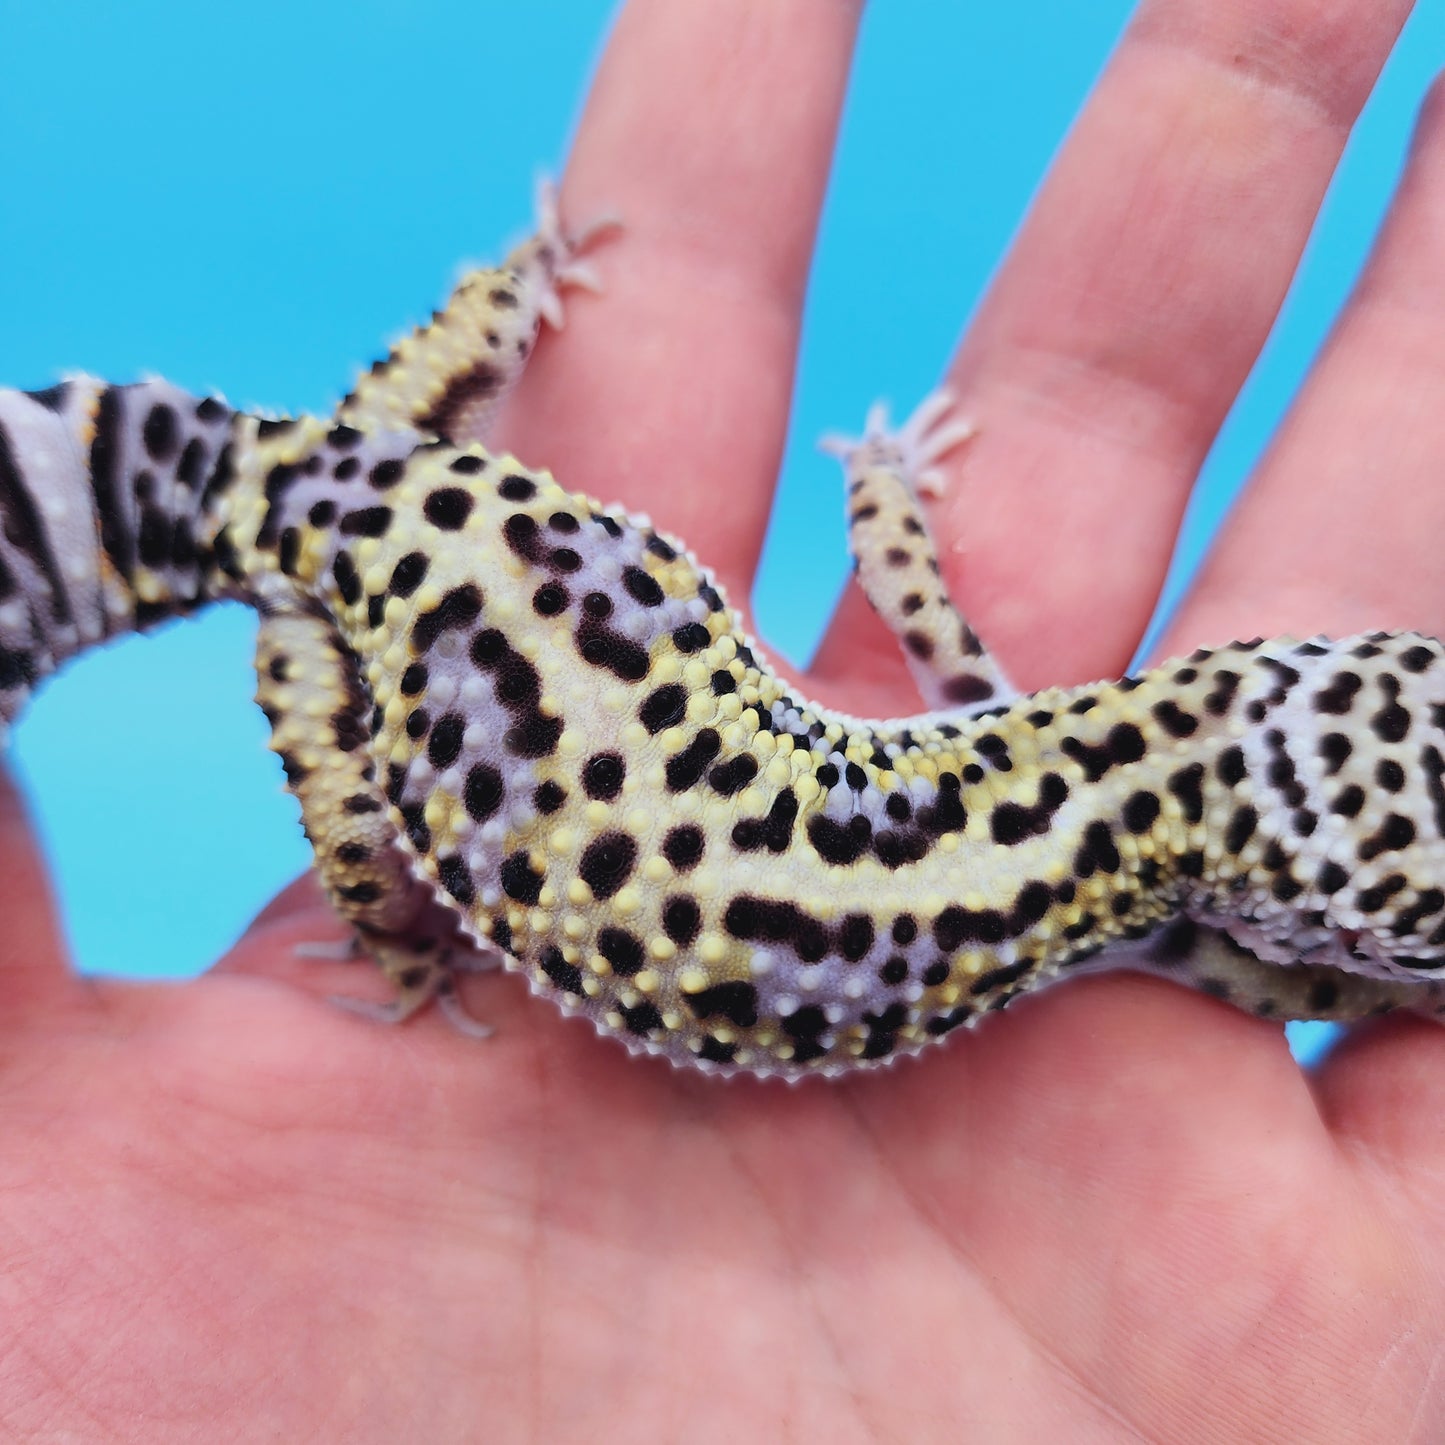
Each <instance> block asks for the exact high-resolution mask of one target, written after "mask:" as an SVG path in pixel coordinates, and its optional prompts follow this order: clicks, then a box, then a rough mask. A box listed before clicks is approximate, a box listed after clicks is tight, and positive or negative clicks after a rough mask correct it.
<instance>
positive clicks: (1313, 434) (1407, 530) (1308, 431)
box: [1167, 81, 1445, 650]
mask: <svg viewBox="0 0 1445 1445" xmlns="http://www.w3.org/2000/svg"><path fill="white" fill-rule="evenodd" d="M1442 396H1445V89H1442V85H1441V83H1440V82H1438V81H1437V83H1436V85H1435V87H1434V90H1433V91H1432V93H1431V95H1430V98H1429V100H1428V101H1427V103H1426V105H1425V107H1424V109H1423V111H1422V113H1421V118H1420V122H1419V127H1418V130H1417V133H1416V138H1415V144H1414V146H1413V148H1412V151H1411V156H1410V160H1409V162H1408V165H1407V167H1406V171H1405V176H1404V179H1403V181H1402V182H1401V185H1400V188H1399V191H1398V192H1397V194H1396V197H1395V201H1394V204H1393V206H1392V207H1391V211H1390V214H1389V216H1388V218H1387V220H1386V223H1385V227H1384V230H1383V231H1382V233H1381V236H1380V239H1379V241H1378V243H1377V244H1376V247H1375V250H1374V254H1373V255H1372V256H1371V258H1370V260H1369V262H1368V264H1367V266H1366V268H1365V271H1364V274H1363V275H1362V277H1361V279H1360V282H1359V284H1358V286H1357V287H1356V289H1355V293H1354V295H1353V296H1352V297H1351V299H1350V301H1349V303H1348V304H1347V306H1346V308H1345V311H1344V313H1343V315H1342V316H1341V318H1340V322H1339V325H1338V326H1337V327H1336V329H1335V332H1334V335H1333V336H1332V337H1331V338H1330V340H1329V342H1328V343H1327V344H1326V346H1325V349H1324V352H1323V353H1322V355H1321V356H1320V358H1319V360H1318V362H1317V363H1316V365H1315V367H1314V369H1313V371H1312V372H1311V374H1310V377H1309V379H1308V380H1307V382H1306V384H1305V386H1304V388H1303V390H1302V391H1301V393H1300V396H1299V398H1298V400H1297V402H1296V404H1295V406H1294V407H1293V409H1292V411H1291V413H1290V415H1289V417H1288V419H1287V420H1286V422H1285V425H1284V427H1283V428H1282V430H1281V432H1280V435H1279V437H1278V438H1277V440H1276V442H1275V444H1274V446H1273V447H1272V448H1271V450H1270V453H1269V455H1268V456H1267V457H1266V459H1265V461H1264V463H1263V465H1262V466H1261V468H1260V471H1259V474H1258V476H1257V477H1256V478H1255V480H1254V482H1253V484H1252V487H1251V490H1250V491H1249V492H1248V493H1247V494H1246V495H1245V497H1244V499H1243V500H1242V502H1241V503H1240V505H1239V507H1238V508H1237V509H1236V511H1235V513H1234V515H1233V516H1232V518H1231V519H1230V522H1229V525H1228V526H1227V528H1226V529H1225V532H1224V535H1223V536H1222V537H1221V539H1220V542H1219V544H1218V546H1217V547H1216V549H1215V552H1214V554H1213V556H1212V557H1211V558H1210V560H1209V562H1208V564H1207V565H1206V567H1205V569H1204V572H1203V574H1202V575H1201V577H1200V580H1199V583H1198V585H1197V586H1196V588H1195V590H1194V592H1193V593H1192V595H1191V596H1190V598H1189V599H1188V600H1187V602H1186V603H1185V605H1184V607H1183V608H1182V609H1181V611H1180V613H1179V616H1178V617H1177V618H1176V619H1175V621H1174V623H1173V625H1172V626H1171V628H1170V633H1169V637H1168V639H1167V645H1168V646H1169V647H1170V648H1171V650H1183V648H1185V647H1193V646H1194V645H1195V644H1196V643H1198V642H1203V641H1205V640H1209V641H1224V640H1226V639H1228V638H1232V637H1240V636H1245V637H1253V636H1256V635H1258V634H1259V633H1261V632H1263V633H1273V632H1283V633H1294V634H1296V635H1298V636H1301V637H1308V636H1311V635H1313V634H1315V633H1319V632H1325V633H1331V634H1333V635H1335V636H1344V635H1348V634H1349V633H1352V632H1359V631H1365V630H1369V629H1371V628H1376V627H1385V628H1416V629H1419V630H1421V631H1425V632H1431V633H1435V634H1441V633H1445V585H1442V582H1441V575H1440V547H1439V538H1440V537H1441V535H1442V529H1445V488H1442V487H1441V485H1440V478H1441V472H1442V469H1445V407H1442V406H1441V404H1440V398H1441V397H1442Z"/></svg>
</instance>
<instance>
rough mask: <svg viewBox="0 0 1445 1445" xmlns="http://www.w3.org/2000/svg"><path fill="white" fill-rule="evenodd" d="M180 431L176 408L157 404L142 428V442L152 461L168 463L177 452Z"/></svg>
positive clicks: (162, 403) (148, 413)
mask: <svg viewBox="0 0 1445 1445" xmlns="http://www.w3.org/2000/svg"><path fill="white" fill-rule="evenodd" d="M179 436H180V431H179V427H178V425H177V420H176V412H175V408H174V407H171V406H167V405H166V403H165V402H163V401H161V402H157V403H156V404H155V405H154V406H153V407H151V409H150V410H149V411H148V412H147V413H146V419H145V423H144V425H143V426H142V427H141V442H142V443H143V445H144V446H145V449H146V454H147V455H148V456H149V457H150V458H151V460H152V461H157V462H168V461H169V460H170V459H171V458H172V457H173V456H174V455H175V452H176V445H177V442H178V440H179Z"/></svg>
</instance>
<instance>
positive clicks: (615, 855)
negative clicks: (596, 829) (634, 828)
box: [577, 829, 637, 900]
mask: <svg viewBox="0 0 1445 1445" xmlns="http://www.w3.org/2000/svg"><path fill="white" fill-rule="evenodd" d="M636 861H637V840H636V839H635V838H633V837H632V835H631V834H629V833H622V832H619V831H617V830H616V829H609V830H608V831H607V832H605V833H602V834H600V835H599V836H598V837H596V838H594V839H593V840H592V842H590V843H589V844H588V845H587V847H586V848H585V849H583V852H582V857H581V859H580V860H579V861H578V864H577V873H578V876H579V877H580V878H581V879H582V881H583V882H584V883H585V884H586V885H587V886H588V887H589V888H590V889H591V890H592V893H593V896H594V897H595V898H597V899H599V900H603V899H607V898H611V897H612V896H613V895H614V894H615V893H616V892H617V891H618V890H619V889H620V888H621V887H622V886H623V884H624V883H626V882H627V880H628V878H629V877H631V875H632V868H633V865H634V864H635V863H636Z"/></svg>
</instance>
